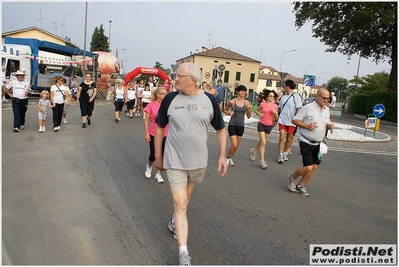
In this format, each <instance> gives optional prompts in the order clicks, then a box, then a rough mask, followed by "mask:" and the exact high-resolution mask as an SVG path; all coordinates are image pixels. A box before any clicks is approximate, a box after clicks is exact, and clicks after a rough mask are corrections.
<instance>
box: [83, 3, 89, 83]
mask: <svg viewBox="0 0 399 267" xmlns="http://www.w3.org/2000/svg"><path fill="white" fill-rule="evenodd" d="M88 5H89V4H88V3H87V1H86V13H85V30H84V46H83V62H84V64H83V68H82V74H83V78H84V77H85V76H86V70H85V66H86V38H87V8H88Z"/></svg>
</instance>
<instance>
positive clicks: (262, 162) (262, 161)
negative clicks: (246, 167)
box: [260, 160, 267, 169]
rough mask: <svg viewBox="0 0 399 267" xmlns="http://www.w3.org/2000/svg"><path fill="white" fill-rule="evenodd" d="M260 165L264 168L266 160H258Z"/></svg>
mask: <svg viewBox="0 0 399 267" xmlns="http://www.w3.org/2000/svg"><path fill="white" fill-rule="evenodd" d="M260 167H261V168H262V169H266V168H267V164H266V162H265V161H264V160H261V161H260Z"/></svg>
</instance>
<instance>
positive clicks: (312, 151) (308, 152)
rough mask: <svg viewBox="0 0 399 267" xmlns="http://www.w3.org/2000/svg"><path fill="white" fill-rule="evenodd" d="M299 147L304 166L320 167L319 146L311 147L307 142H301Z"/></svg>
mask: <svg viewBox="0 0 399 267" xmlns="http://www.w3.org/2000/svg"><path fill="white" fill-rule="evenodd" d="M299 147H300V151H301V156H302V163H303V166H304V167H306V166H312V165H313V164H316V165H320V160H319V150H320V144H319V145H309V144H307V143H305V142H302V141H299Z"/></svg>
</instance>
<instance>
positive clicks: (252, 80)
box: [249, 73, 255, 83]
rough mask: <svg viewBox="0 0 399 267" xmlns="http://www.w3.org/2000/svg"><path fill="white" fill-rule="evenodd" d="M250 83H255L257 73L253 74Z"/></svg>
mask: <svg viewBox="0 0 399 267" xmlns="http://www.w3.org/2000/svg"><path fill="white" fill-rule="evenodd" d="M249 81H250V82H251V83H253V82H255V73H251V76H250V78H249Z"/></svg>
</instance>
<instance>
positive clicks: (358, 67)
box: [355, 54, 362, 94]
mask: <svg viewBox="0 0 399 267" xmlns="http://www.w3.org/2000/svg"><path fill="white" fill-rule="evenodd" d="M361 58H362V54H359V62H358V63H357V72H356V82H355V94H356V93H357V79H358V78H359V69H360V59H361Z"/></svg>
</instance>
